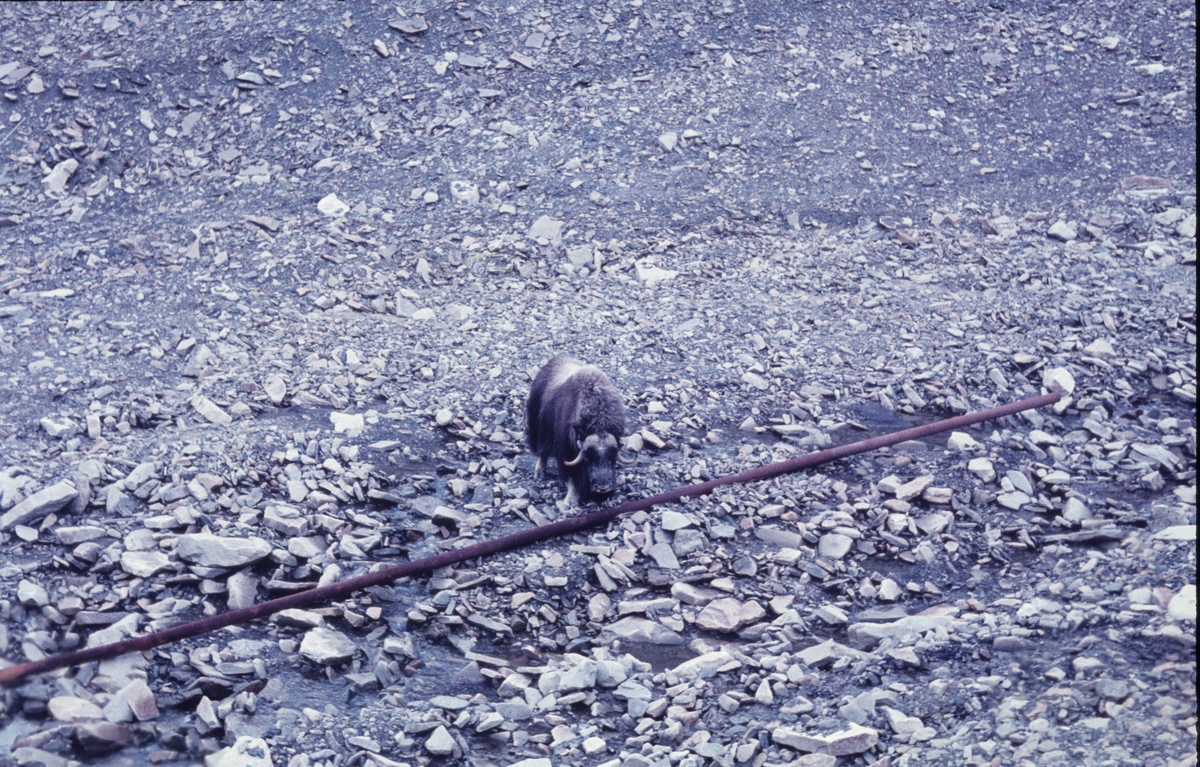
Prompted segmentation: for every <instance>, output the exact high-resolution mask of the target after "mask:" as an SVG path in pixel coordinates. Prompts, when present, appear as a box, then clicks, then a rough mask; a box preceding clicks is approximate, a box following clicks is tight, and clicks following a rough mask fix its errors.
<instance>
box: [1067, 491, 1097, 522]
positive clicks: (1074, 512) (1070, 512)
mask: <svg viewBox="0 0 1200 767" xmlns="http://www.w3.org/2000/svg"><path fill="white" fill-rule="evenodd" d="M1062 515H1063V519H1065V520H1067V521H1068V522H1083V521H1084V520H1086V519H1091V518H1092V512H1090V511H1088V507H1087V505H1086V504H1085V503H1084V502H1083V501H1081V500H1079V499H1078V498H1075V497H1074V496H1072V497H1070V498H1068V499H1067V501H1066V503H1064V504H1063V510H1062Z"/></svg>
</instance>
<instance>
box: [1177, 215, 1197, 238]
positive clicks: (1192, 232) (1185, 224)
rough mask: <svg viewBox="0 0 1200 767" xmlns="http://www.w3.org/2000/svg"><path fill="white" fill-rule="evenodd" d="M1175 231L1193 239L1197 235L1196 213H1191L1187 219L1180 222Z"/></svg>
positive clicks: (1181, 235)
mask: <svg viewBox="0 0 1200 767" xmlns="http://www.w3.org/2000/svg"><path fill="white" fill-rule="evenodd" d="M1175 233H1176V234H1178V235H1179V236H1180V237H1187V238H1189V239H1191V238H1192V237H1195V236H1196V214H1195V213H1189V214H1188V215H1187V217H1186V218H1185V219H1183V220H1182V221H1180V222H1179V226H1177V227H1175Z"/></svg>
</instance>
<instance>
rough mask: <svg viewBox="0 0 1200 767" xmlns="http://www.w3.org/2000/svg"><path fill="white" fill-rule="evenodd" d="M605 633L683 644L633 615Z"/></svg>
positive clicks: (627, 638)
mask: <svg viewBox="0 0 1200 767" xmlns="http://www.w3.org/2000/svg"><path fill="white" fill-rule="evenodd" d="M604 633H605V634H607V635H609V636H613V637H616V638H618V639H621V640H624V641H626V642H640V643H642V644H657V645H681V644H683V637H682V636H680V635H679V634H677V633H675V632H674V631H672V630H671V629H669V628H667V627H666V626H664V625H662V624H661V623H659V622H657V621H652V620H650V619H649V618H638V617H635V616H632V615H630V616H628V617H626V618H622V619H621V620H619V621H617V622H615V623H612V624H610V625H608V626H605V627H604ZM506 718H507V717H506Z"/></svg>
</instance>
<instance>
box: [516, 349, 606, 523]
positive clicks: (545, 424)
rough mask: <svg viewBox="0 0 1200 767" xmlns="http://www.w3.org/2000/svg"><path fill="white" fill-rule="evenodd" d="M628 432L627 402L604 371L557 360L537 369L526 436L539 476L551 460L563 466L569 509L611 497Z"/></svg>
mask: <svg viewBox="0 0 1200 767" xmlns="http://www.w3.org/2000/svg"><path fill="white" fill-rule="evenodd" d="M624 433H625V403H624V401H623V400H622V398H621V395H620V394H618V393H617V390H616V389H615V388H614V387H613V385H612V381H609V380H608V376H606V375H604V373H602V372H601V371H600V369H599V368H597V367H596V366H594V365H585V364H584V363H582V362H580V361H578V360H574V359H571V358H570V357H555V358H554V359H552V360H550V361H549V362H547V363H546V364H545V366H543V367H542V369H541V370H539V371H538V374H537V377H536V378H534V379H533V386H532V387H530V389H529V400H528V401H527V402H526V403H525V436H526V439H527V440H528V442H529V449H530V450H531V451H532V452H533V453H534V454H535V455H536V456H537V465H536V467H535V468H534V474H535V475H536V476H541V475H542V474H543V473H544V471H545V468H546V463H547V461H548V460H549V459H551V458H553V459H554V460H555V461H556V462H557V463H558V470H559V476H561V477H562V479H563V481H564V482H566V484H567V498H566V504H567V505H568V506H574V505H576V504H578V503H579V501H580V500H587V499H588V498H595V497H597V496H601V497H603V496H607V495H609V494H611V493H612V491H613V490H614V489H615V487H616V481H617V470H616V464H617V462H618V461H620V462H621V463H624V461H621V460H620V453H619V449H620V439H621V436H622V435H623V434H624Z"/></svg>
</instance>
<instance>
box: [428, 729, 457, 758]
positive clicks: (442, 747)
mask: <svg viewBox="0 0 1200 767" xmlns="http://www.w3.org/2000/svg"><path fill="white" fill-rule="evenodd" d="M457 747H458V743H457V742H455V740H454V737H453V736H452V735H450V731H449V730H447V729H446V728H445V726H444V725H439V726H438V728H437V729H436V730H434V731H433V734H432V735H430V736H429V740H427V741H425V750H426V751H428V752H429V753H431V754H433V755H434V756H449V755H450V754H453V753H454V749H455V748H457Z"/></svg>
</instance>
